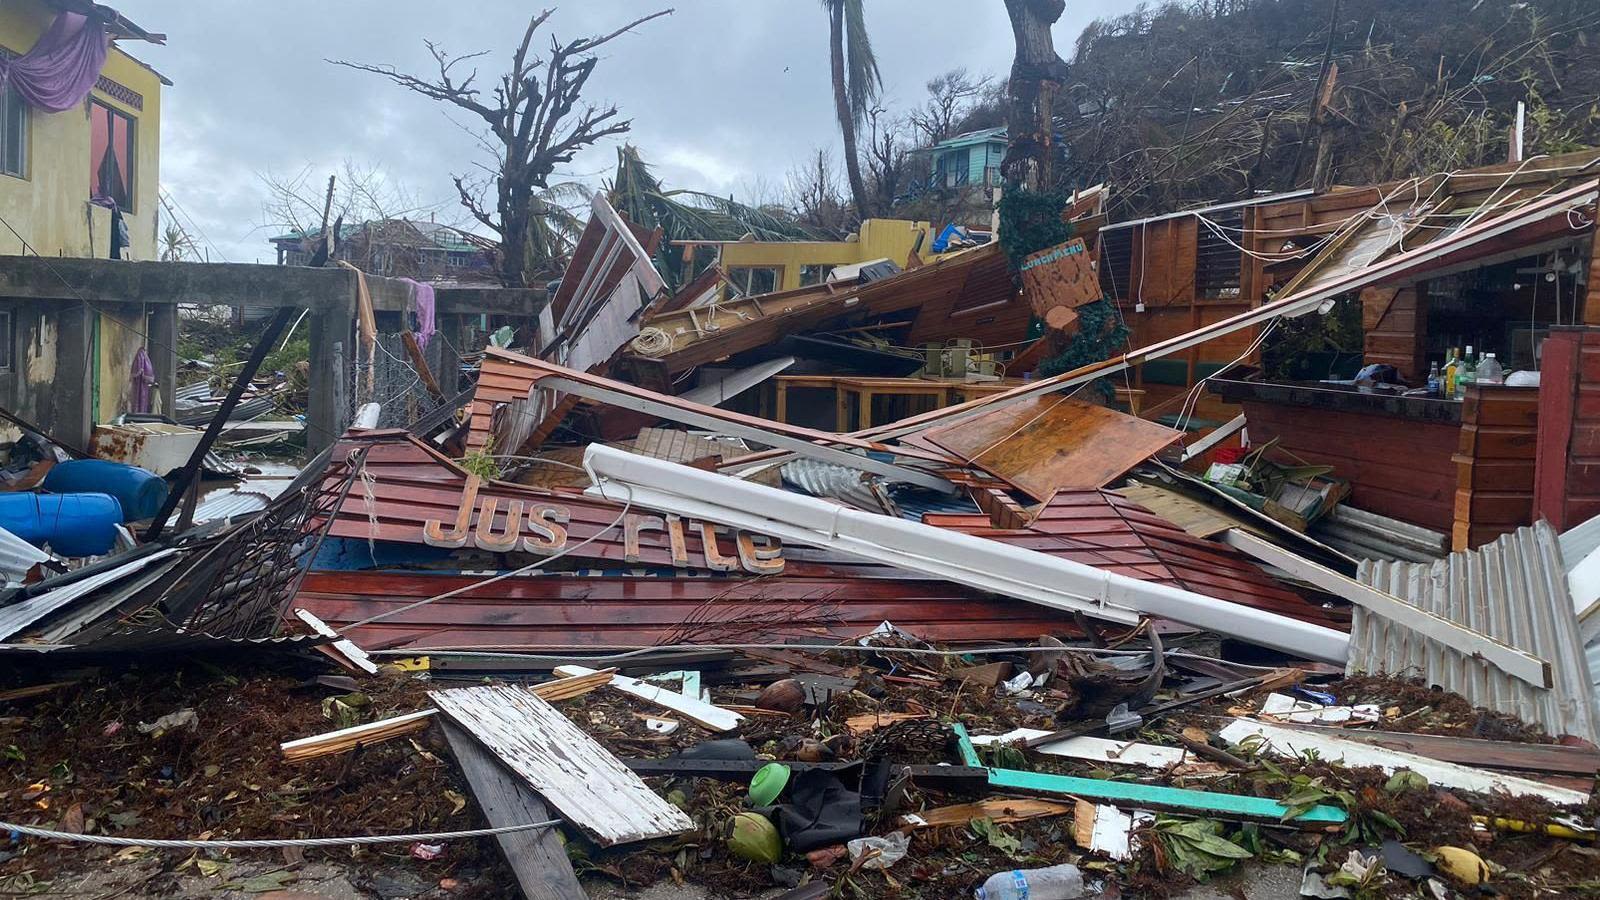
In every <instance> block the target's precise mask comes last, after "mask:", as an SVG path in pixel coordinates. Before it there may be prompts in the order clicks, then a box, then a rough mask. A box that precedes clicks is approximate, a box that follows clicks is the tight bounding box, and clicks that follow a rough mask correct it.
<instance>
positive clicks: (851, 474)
mask: <svg viewBox="0 0 1600 900" xmlns="http://www.w3.org/2000/svg"><path fill="white" fill-rule="evenodd" d="M864 476H865V477H864ZM783 480H784V483H785V484H787V485H789V486H790V487H793V488H797V489H799V491H800V492H801V493H804V494H810V495H811V496H813V497H821V498H822V499H824V500H837V501H839V502H840V503H843V504H844V505H846V506H850V507H853V508H855V509H860V510H865V511H867V512H875V513H883V514H884V515H889V516H898V515H900V512H899V510H898V509H897V508H896V507H895V504H894V501H892V500H890V499H889V495H888V493H887V492H885V490H884V488H883V484H882V483H881V481H880V480H879V479H877V478H873V477H872V476H869V475H867V473H865V472H863V471H861V470H860V469H852V468H850V467H848V466H836V465H834V464H833V463H828V462H822V461H821V460H816V459H796V460H794V461H793V462H787V463H784V464H783Z"/></svg>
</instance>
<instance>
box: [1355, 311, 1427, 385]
mask: <svg viewBox="0 0 1600 900" xmlns="http://www.w3.org/2000/svg"><path fill="white" fill-rule="evenodd" d="M1361 306H1362V323H1363V324H1364V325H1365V329H1366V339H1365V342H1364V345H1363V348H1362V349H1363V354H1362V355H1363V361H1364V362H1366V363H1367V364H1368V365H1373V364H1382V365H1390V366H1394V367H1395V368H1396V369H1398V370H1399V371H1400V377H1401V378H1403V379H1405V380H1406V381H1407V382H1409V383H1411V384H1422V383H1423V381H1425V380H1426V379H1427V377H1428V370H1427V368H1426V363H1425V361H1424V360H1423V359H1422V355H1423V354H1422V346H1423V330H1424V329H1425V328H1426V317H1425V313H1424V311H1423V309H1422V306H1421V302H1420V301H1419V299H1418V295H1417V289H1416V288H1412V287H1408V288H1402V289H1399V290H1394V289H1383V288H1368V289H1367V290H1365V291H1362V292H1361Z"/></svg>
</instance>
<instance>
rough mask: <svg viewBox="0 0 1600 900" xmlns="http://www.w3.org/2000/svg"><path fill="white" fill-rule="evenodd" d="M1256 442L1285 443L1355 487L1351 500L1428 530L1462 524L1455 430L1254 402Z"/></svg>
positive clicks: (1249, 407) (1249, 416)
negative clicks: (1458, 514) (1459, 520)
mask: <svg viewBox="0 0 1600 900" xmlns="http://www.w3.org/2000/svg"><path fill="white" fill-rule="evenodd" d="M1243 406H1244V412H1245V417H1246V420H1247V421H1248V422H1249V429H1250V441H1251V443H1252V444H1256V445H1259V444H1263V443H1265V442H1267V441H1269V440H1272V439H1274V438H1276V439H1277V440H1278V446H1279V447H1280V448H1281V449H1282V450H1283V451H1285V452H1286V453H1288V454H1293V457H1294V458H1298V459H1301V460H1304V461H1305V462H1307V463H1310V464H1320V465H1330V466H1333V467H1334V474H1335V475H1338V476H1339V477H1341V478H1347V479H1349V480H1350V482H1351V486H1352V492H1351V496H1350V501H1349V502H1350V503H1351V505H1353V506H1356V507H1358V508H1360V509H1365V510H1369V511H1371V512H1375V513H1379V514H1381V515H1385V516H1392V517H1393V518H1396V519H1400V520H1402V521H1405V522H1412V523H1415V524H1417V525H1421V526H1423V527H1425V528H1432V529H1435V530H1438V531H1449V530H1450V527H1451V525H1452V523H1453V522H1454V520H1455V496H1454V495H1455V490H1456V467H1455V463H1454V461H1453V456H1454V454H1455V452H1456V447H1457V443H1458V441H1459V435H1458V432H1459V430H1460V429H1459V428H1458V427H1457V426H1455V425H1450V424H1440V423H1431V422H1418V421H1415V420H1411V419H1401V418H1397V417H1393V416H1384V415H1364V414H1359V413H1350V412H1337V411H1326V410H1316V411H1311V410H1305V409H1300V408H1297V407H1291V406H1280V405H1277V404H1270V403H1256V402H1250V401H1246V402H1245V403H1244V404H1243Z"/></svg>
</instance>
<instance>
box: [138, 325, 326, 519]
mask: <svg viewBox="0 0 1600 900" xmlns="http://www.w3.org/2000/svg"><path fill="white" fill-rule="evenodd" d="M295 312H296V310H295V308H294V307H292V306H285V307H282V308H280V309H279V310H278V312H277V314H276V315H274V316H273V317H272V321H271V322H269V323H267V330H266V331H263V332H262V333H261V337H260V338H259V339H257V341H256V345H255V347H254V348H253V349H252V350H251V351H250V358H249V359H247V360H245V363H244V368H242V369H240V370H239V377H238V378H236V379H235V380H234V382H233V387H231V388H229V389H228V396H227V397H226V398H225V399H224V400H223V401H222V408H221V409H218V410H217V414H216V415H215V416H212V417H211V424H209V425H207V426H206V433H205V434H204V435H202V436H201V437H200V443H199V444H197V445H195V448H194V452H193V453H191V454H189V461H188V462H187V463H184V465H183V468H182V469H181V470H180V471H179V472H178V477H177V478H176V479H174V480H173V483H172V490H171V491H169V492H168V493H167V502H166V503H163V504H162V505H161V512H159V513H156V517H155V519H154V520H152V521H151V523H150V527H149V528H148V529H146V531H145V533H144V539H145V540H147V541H153V540H155V539H156V538H159V537H161V532H162V531H163V530H164V529H165V528H166V527H167V520H168V519H170V518H172V512H173V510H175V509H177V508H178V504H179V503H181V502H182V501H183V498H184V495H185V494H187V493H188V491H189V485H190V483H191V482H193V481H196V480H198V479H199V477H200V466H201V464H202V463H204V462H205V458H206V454H207V453H210V452H211V446H212V445H213V444H215V443H216V442H217V438H218V437H219V436H221V434H222V426H224V425H226V424H227V423H228V417H229V416H231V415H233V411H234V409H235V408H237V407H238V405H239V398H240V397H243V396H244V391H245V388H247V387H249V386H250V379H252V378H254V377H256V371H257V370H258V369H260V368H261V363H262V361H263V360H265V359H266V358H267V354H268V353H270V352H271V351H272V348H273V346H274V345H276V344H277V343H278V338H279V337H281V336H282V335H283V331H284V329H285V328H288V327H289V323H290V322H291V321H293V320H294V316H295Z"/></svg>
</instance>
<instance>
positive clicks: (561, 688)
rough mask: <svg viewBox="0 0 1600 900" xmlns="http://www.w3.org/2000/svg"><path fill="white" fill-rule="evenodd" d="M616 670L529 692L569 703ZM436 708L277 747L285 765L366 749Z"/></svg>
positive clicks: (419, 726)
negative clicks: (285, 762) (281, 753)
mask: <svg viewBox="0 0 1600 900" xmlns="http://www.w3.org/2000/svg"><path fill="white" fill-rule="evenodd" d="M616 671H617V670H616V669H602V670H600V671H598V672H596V673H595V674H593V675H584V676H579V677H576V678H558V679H556V680H554V681H546V682H544V683H543V684H539V685H535V686H534V687H533V693H534V694H535V695H536V696H538V697H539V698H540V699H541V700H571V699H572V698H574V697H581V696H583V695H584V694H587V693H589V692H590V691H592V690H594V689H595V688H598V687H600V686H602V685H604V684H605V683H606V682H607V681H609V680H610V678H611V675H612V674H613V673H615V672H616ZM438 712H439V711H438V710H436V709H424V710H419V711H417V712H414V713H406V714H405V715H402V716H390V717H389V718H387V719H379V720H378V721H376V722H367V723H366V724H364V725H353V726H351V727H349V728H341V729H339V730H337V731H329V732H324V733H323V734H314V735H311V736H310V737H303V738H299V739H297V740H293V741H285V742H284V743H282V744H279V745H278V749H279V750H280V751H282V752H283V758H284V759H285V760H287V761H289V762H304V761H305V760H308V759H316V758H317V757H319V756H329V755H331V754H334V753H344V752H347V751H350V750H354V749H356V748H357V747H370V746H371V745H373V744H377V743H380V742H382V741H387V740H390V739H391V738H397V737H400V736H402V735H407V734H411V733H413V732H417V731H421V730H423V729H424V728H427V727H428V723H429V722H431V721H432V720H433V717H434V716H435V715H437V714H438Z"/></svg>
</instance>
